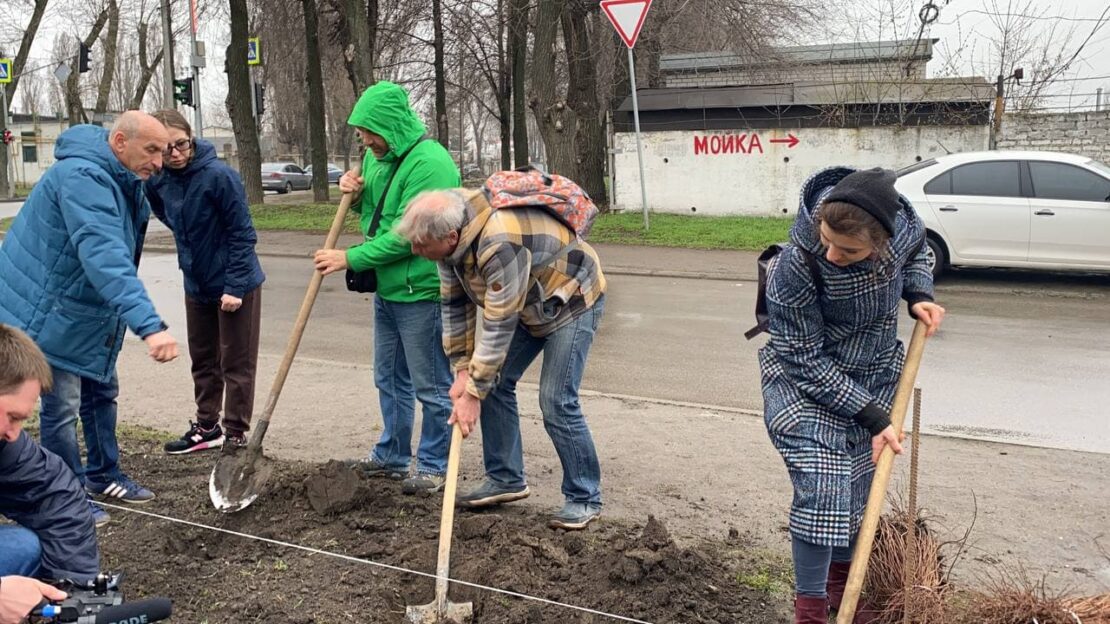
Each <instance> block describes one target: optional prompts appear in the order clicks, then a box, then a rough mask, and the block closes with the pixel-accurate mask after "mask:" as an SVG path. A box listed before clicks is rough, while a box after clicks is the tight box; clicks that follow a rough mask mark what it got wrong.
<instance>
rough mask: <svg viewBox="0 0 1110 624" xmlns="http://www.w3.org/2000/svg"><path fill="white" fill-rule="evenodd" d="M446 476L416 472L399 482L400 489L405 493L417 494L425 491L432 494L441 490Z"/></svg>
mask: <svg viewBox="0 0 1110 624" xmlns="http://www.w3.org/2000/svg"><path fill="white" fill-rule="evenodd" d="M446 481H447V477H445V476H443V475H441V474H427V473H423V472H418V473H416V474H414V475H413V476H411V477H409V478H407V479H405V480H404V481H402V482H401V491H402V492H404V493H405V494H418V493H420V492H427V493H429V494H432V493H434V492H439V491H442V490H443V484H444V483H445V482H446Z"/></svg>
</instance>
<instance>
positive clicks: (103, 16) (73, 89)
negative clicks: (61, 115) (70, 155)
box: [66, 9, 108, 126]
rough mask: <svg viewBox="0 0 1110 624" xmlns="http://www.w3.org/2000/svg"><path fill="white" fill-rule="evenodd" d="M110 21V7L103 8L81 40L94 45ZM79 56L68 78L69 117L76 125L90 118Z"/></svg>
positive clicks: (86, 121) (75, 57)
mask: <svg viewBox="0 0 1110 624" xmlns="http://www.w3.org/2000/svg"><path fill="white" fill-rule="evenodd" d="M107 22H108V9H103V10H101V11H100V14H99V15H98V16H97V17H96V21H95V22H93V25H92V28H91V29H90V30H89V34H88V36H86V37H85V39H84V40H83V41H82V42H81V43H82V44H83V45H85V47H90V48H91V47H92V45H93V43H95V42H96V40H97V38H99V37H100V31H102V30H104V24H106V23H107ZM78 56H80V55H76V56H74V57H73V67H72V68H71V69H72V71H71V72H70V74H69V78H68V79H66V111H67V116H68V117H69V125H71V126H72V125H76V124H79V123H88V118H87V116H86V115H85V107H84V105H83V104H82V103H81V74H80V72H78V71H77V70H78V67H77V63H78V60H79V59H78Z"/></svg>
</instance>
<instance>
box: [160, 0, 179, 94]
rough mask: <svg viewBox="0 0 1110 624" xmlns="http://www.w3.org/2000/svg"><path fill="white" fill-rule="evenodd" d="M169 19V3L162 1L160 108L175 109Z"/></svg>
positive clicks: (167, 0) (165, 0) (171, 40)
mask: <svg viewBox="0 0 1110 624" xmlns="http://www.w3.org/2000/svg"><path fill="white" fill-rule="evenodd" d="M171 21H172V20H171V19H170V2H169V0H162V73H163V74H164V75H165V78H166V80H165V83H164V84H163V90H162V107H163V108H177V102H175V101H174V99H173V36H172V31H171V30H170V28H171Z"/></svg>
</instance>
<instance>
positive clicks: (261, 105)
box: [254, 82, 266, 117]
mask: <svg viewBox="0 0 1110 624" xmlns="http://www.w3.org/2000/svg"><path fill="white" fill-rule="evenodd" d="M254 110H255V111H256V112H257V113H258V116H259V117H262V113H265V112H266V87H264V86H262V85H261V84H259V83H257V82H256V83H254Z"/></svg>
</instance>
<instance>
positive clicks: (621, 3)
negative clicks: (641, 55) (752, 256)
mask: <svg viewBox="0 0 1110 624" xmlns="http://www.w3.org/2000/svg"><path fill="white" fill-rule="evenodd" d="M650 8H651V0H601V10H603V11H605V17H608V18H609V21H610V22H611V23H612V24H613V28H616V29H617V34H618V35H620V37H621V39H622V40H624V45H626V46H628V47H629V48H632V47H635V45H636V38H637V37H639V36H640V29H641V28H643V26H644V18H645V17H647V12H648V9H650Z"/></svg>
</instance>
